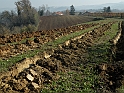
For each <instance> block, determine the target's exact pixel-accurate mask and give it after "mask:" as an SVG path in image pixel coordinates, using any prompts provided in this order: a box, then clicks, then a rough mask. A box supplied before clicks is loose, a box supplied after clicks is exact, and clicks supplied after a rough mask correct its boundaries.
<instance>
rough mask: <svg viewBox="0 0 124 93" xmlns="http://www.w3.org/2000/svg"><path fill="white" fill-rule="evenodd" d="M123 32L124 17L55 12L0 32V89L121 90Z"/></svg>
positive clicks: (14, 92) (18, 92) (2, 92)
mask: <svg viewBox="0 0 124 93" xmlns="http://www.w3.org/2000/svg"><path fill="white" fill-rule="evenodd" d="M59 19H60V20H59ZM48 21H49V22H48ZM44 24H45V25H44ZM123 30H124V22H122V20H121V19H105V20H98V21H93V18H91V17H90V18H88V17H83V16H67V17H65V16H57V17H55V16H54V17H53V18H52V17H43V18H41V22H40V23H39V30H38V31H35V32H25V33H22V34H13V35H10V36H0V44H1V45H0V53H1V55H0V58H1V60H0V70H1V75H0V93H8V92H10V93H60V92H79V93H89V92H91V93H114V92H120V93H123V92H122V91H123V85H124V83H123V79H124V77H123V75H124V73H123V71H124V69H123V66H124V63H123V57H122V56H123V55H124V51H123V42H124V41H123V38H124V37H123V34H124V32H123Z"/></svg>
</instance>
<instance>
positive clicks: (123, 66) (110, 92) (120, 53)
mask: <svg viewBox="0 0 124 93" xmlns="http://www.w3.org/2000/svg"><path fill="white" fill-rule="evenodd" d="M121 29H122V30H121ZM121 29H120V30H121V36H120V39H119V40H118V42H117V44H116V46H115V45H114V46H112V49H114V50H112V51H113V60H112V62H111V63H108V64H106V63H103V64H101V65H97V66H96V68H95V70H96V71H97V72H98V73H97V74H99V75H100V76H101V82H104V85H99V86H100V88H99V90H98V93H123V92H120V91H119V88H120V87H121V86H124V21H123V22H122V24H121Z"/></svg>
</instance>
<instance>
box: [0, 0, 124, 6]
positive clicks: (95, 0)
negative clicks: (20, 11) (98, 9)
mask: <svg viewBox="0 0 124 93" xmlns="http://www.w3.org/2000/svg"><path fill="white" fill-rule="evenodd" d="M16 1H19V0H0V8H14V7H16V6H15V5H14V2H16ZM30 1H31V4H32V6H34V7H39V6H42V5H43V4H44V5H46V4H47V5H48V6H70V5H74V6H81V5H96V4H105V3H119V2H124V0H30Z"/></svg>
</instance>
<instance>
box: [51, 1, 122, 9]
mask: <svg viewBox="0 0 124 93" xmlns="http://www.w3.org/2000/svg"><path fill="white" fill-rule="evenodd" d="M108 6H110V7H111V9H117V10H124V2H120V3H106V4H101V5H82V6H75V9H76V10H87V9H103V7H108ZM66 9H70V6H61V7H50V10H51V11H63V10H66Z"/></svg>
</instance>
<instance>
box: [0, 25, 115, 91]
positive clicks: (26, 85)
mask: <svg viewBox="0 0 124 93" xmlns="http://www.w3.org/2000/svg"><path fill="white" fill-rule="evenodd" d="M112 24H113V23H108V24H104V25H102V26H100V27H99V28H96V29H94V30H93V31H89V32H88V33H85V34H83V35H81V36H79V37H76V38H74V39H72V40H69V41H67V42H65V43H64V44H62V45H60V46H59V47H58V48H57V49H55V50H49V51H46V52H43V53H41V54H39V55H41V56H35V57H33V58H26V59H24V60H22V61H21V62H19V63H17V64H15V65H14V66H13V67H12V68H10V71H8V72H6V73H3V74H1V76H0V92H1V93H8V92H10V93H29V92H30V93H40V89H42V88H43V85H44V84H47V83H50V82H51V81H52V80H56V79H58V78H59V76H58V75H57V74H56V72H58V71H65V70H66V69H67V68H70V69H71V68H72V67H75V66H78V65H80V63H82V64H85V62H87V57H86V48H87V47H89V46H92V44H93V43H94V41H95V39H96V38H98V37H100V36H102V35H103V33H104V32H105V31H107V30H108V29H110V27H111V25H112Z"/></svg>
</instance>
